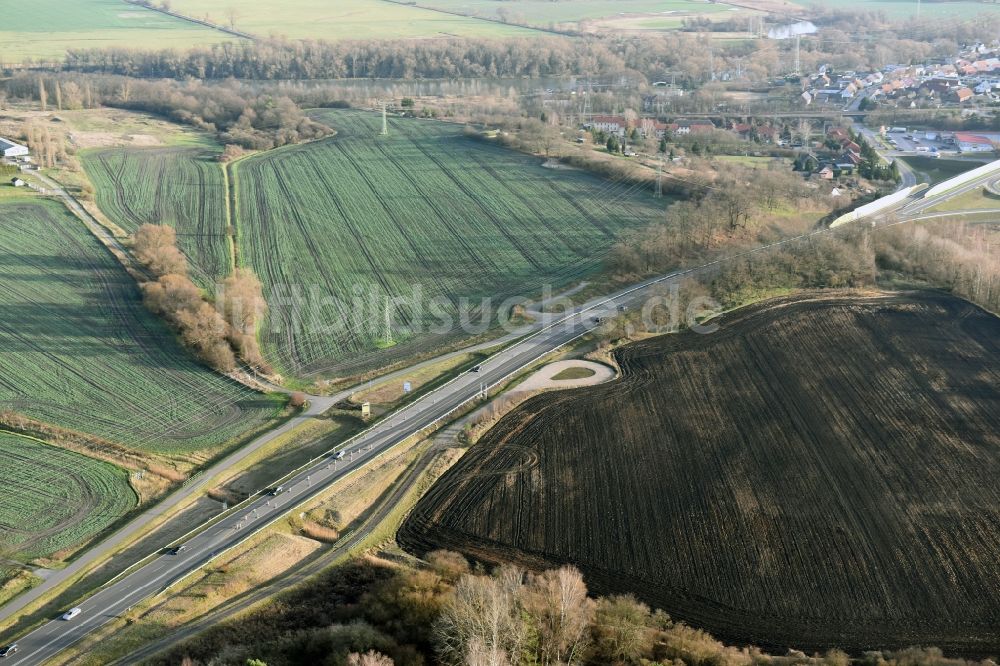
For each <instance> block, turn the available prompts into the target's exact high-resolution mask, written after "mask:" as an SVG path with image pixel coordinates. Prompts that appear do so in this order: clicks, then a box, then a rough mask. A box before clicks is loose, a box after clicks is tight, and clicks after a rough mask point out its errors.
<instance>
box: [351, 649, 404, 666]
mask: <svg viewBox="0 0 1000 666" xmlns="http://www.w3.org/2000/svg"><path fill="white" fill-rule="evenodd" d="M347 666H393V661H392V659H390V658H389V657H387V656H385V655H384V654H382V653H380V652H375V651H374V650H369V651H368V652H365V653H364V654H358V653H357V652H352V653H351V654H349V655H347Z"/></svg>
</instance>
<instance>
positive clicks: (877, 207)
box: [830, 183, 927, 228]
mask: <svg viewBox="0 0 1000 666" xmlns="http://www.w3.org/2000/svg"><path fill="white" fill-rule="evenodd" d="M926 188H927V184H926V183H920V184H919V185H914V186H912V187H904V188H903V189H901V190H897V191H896V192H893V193H892V194H889V195H886V196H884V197H882V198H880V199H876V200H875V201H872V202H870V203H866V204H865V205H864V206H858V207H857V208H855V209H854V210H852V211H851V212H849V213H844V214H843V215H841V216H840V217H838V218H837V219H836V220H834V221H833V222H832V223H831V224H830V227H831V228H833V227H839V226H841V225H843V224H848V223H850V222H856V221H858V220H860V219H862V218H865V217H869V216H871V215H875V214H877V213H881V212H883V211H886V210H888V209H890V208H892V207H893V206H896V205H898V204H900V203H902V202H903V201H905V200H906V199H908V198H909V197H911V196H913V195H914V194H916V193H917V192H920V191H921V190H924V189H926Z"/></svg>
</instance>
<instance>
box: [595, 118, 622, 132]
mask: <svg viewBox="0 0 1000 666" xmlns="http://www.w3.org/2000/svg"><path fill="white" fill-rule="evenodd" d="M591 124H592V126H593V127H594V129H597V130H600V131H602V132H605V133H607V134H617V135H618V136H625V129H626V122H625V118H624V117H623V116H594V118H593V120H591Z"/></svg>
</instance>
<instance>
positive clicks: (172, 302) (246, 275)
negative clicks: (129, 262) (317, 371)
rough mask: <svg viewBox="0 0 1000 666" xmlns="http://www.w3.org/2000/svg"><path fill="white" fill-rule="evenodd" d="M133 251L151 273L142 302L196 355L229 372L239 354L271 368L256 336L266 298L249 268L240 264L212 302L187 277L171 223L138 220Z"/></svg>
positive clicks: (265, 367)
mask: <svg viewBox="0 0 1000 666" xmlns="http://www.w3.org/2000/svg"><path fill="white" fill-rule="evenodd" d="M132 250H133V253H134V254H135V257H136V259H138V260H139V261H140V262H141V263H142V264H143V265H144V266H145V267H146V268H147V269H148V270H149V271H150V273H152V275H153V277H154V278H155V279H153V280H150V281H147V282H143V283H142V285H141V287H142V292H143V297H144V301H145V303H146V307H148V308H149V309H150V310H151V311H152V312H153V313H155V314H157V315H160V316H161V317H163V318H164V319H165V320H166V321H167V323H168V324H169V325H170V326H171V327H172V328H174V329H175V330H176V331H177V332H178V334H179V335H180V338H181V341H182V342H183V343H184V344H185V345H186V346H187V347H189V348H190V349H191V350H192V351H194V353H195V355H197V356H198V358H200V359H201V360H202V361H203V362H205V363H206V364H207V365H209V366H211V367H213V368H215V369H216V370H219V371H220V372H230V371H232V370H233V369H234V368H235V367H236V359H237V356H239V358H240V359H241V360H243V361H244V362H245V363H247V364H248V365H250V366H252V367H255V368H257V369H259V370H262V371H264V372H267V371H269V368H268V366H267V364H266V363H265V361H264V358H263V356H262V354H261V353H260V348H259V346H258V344H257V338H256V335H255V331H256V326H257V323H258V321H259V320H260V318H261V317H262V316H263V315H264V314H265V313H266V312H267V303H266V301H265V300H264V295H263V291H262V288H261V284H260V280H258V279H257V276H256V275H255V274H254V273H253V271H252V270H250V269H248V268H238V269H236V270H235V271H234V272H233V274H232V275H230V276H229V277H227V278H226V279H225V280H224V281H223V282H222V284H221V285H220V294H219V299H218V300H219V303H218V307H216V306H215V305H213V304H212V303H210V302H209V301H208V300H207V299H206V298H205V297H204V296H203V294H202V292H201V290H200V289H199V288H198V287H197V285H195V284H194V282H192V281H191V279H190V278H189V277H188V274H187V271H188V264H187V259H186V258H185V257H184V255H183V254H182V253H181V251H180V250H179V249H178V248H177V234H176V232H175V231H174V228H173V227H170V226H168V225H156V224H144V225H142V226H141V227H139V229H138V230H137V231H136V233H135V236H134V237H133V244H132Z"/></svg>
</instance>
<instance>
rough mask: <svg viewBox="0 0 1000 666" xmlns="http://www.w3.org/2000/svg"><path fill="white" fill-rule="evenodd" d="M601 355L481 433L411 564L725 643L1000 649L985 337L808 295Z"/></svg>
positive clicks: (435, 508)
mask: <svg viewBox="0 0 1000 666" xmlns="http://www.w3.org/2000/svg"><path fill="white" fill-rule="evenodd" d="M721 323H722V327H721V329H720V330H719V331H718V332H716V333H714V334H711V335H697V334H695V333H683V334H678V335H667V336H662V337H659V338H653V339H650V340H646V341H642V342H639V343H635V344H632V345H628V346H626V347H623V348H622V349H620V350H618V351H617V352H616V360H617V361H618V363H619V365H620V367H621V370H622V375H621V378H620V379H619V380H617V381H613V382H609V383H606V384H602V385H599V386H594V387H585V388H578V389H569V390H566V391H552V392H546V393H543V394H541V395H539V396H536V397H534V398H531V399H530V400H528V401H526V402H525V403H524V404H523V405H521V406H520V407H518V408H517V409H515V410H514V411H513V412H511V413H510V414H509V415H508V416H507V417H505V418H504V419H502V420H501V421H500V422H499V423H498V424H497V425H496V426H494V427H493V428H492V429H491V430H490V431H489V432H487V433H486V435H484V436H483V437H482V439H480V440H479V442H478V443H477V444H475V445H474V446H473V447H472V448H471V449H470V450H469V452H468V453H467V454H466V455H465V456H464V457H463V458H462V459H461V460H460V461H459V462H458V464H457V465H456V466H455V467H454V468H452V469H451V470H450V471H449V472H448V473H447V474H445V475H444V476H443V477H442V478H441V479H440V480H439V481H438V482H437V483H436V484H435V485H434V486H433V487H432V488H431V490H430V491H429V493H428V494H427V495H425V496H424V497H423V498H422V499H421V501H420V502H419V503H418V505H417V506H416V508H415V509H414V511H413V513H412V514H411V516H410V518H409V519H408V520H407V522H406V523H405V524H404V525H403V528H402V529H401V530H400V533H399V539H400V542H401V543H402V544H404V546H405V547H406V548H407V549H409V550H410V551H412V552H415V553H419V554H423V553H425V552H426V551H428V550H431V549H434V548H450V549H454V550H458V551H462V552H464V553H466V554H468V555H470V556H472V557H474V558H476V559H479V560H481V561H485V562H487V563H499V562H506V561H513V562H516V563H519V564H521V565H523V566H526V567H529V568H535V569H538V568H543V567H550V566H555V565H558V564H562V563H567V562H568V563H572V564H575V565H576V566H578V567H579V568H580V569H581V570H582V571H583V573H584V575H585V577H586V580H587V583H588V585H589V586H590V588H591V589H592V590H594V591H596V592H600V593H608V592H634V593H635V594H637V595H638V596H639V597H641V598H642V599H644V600H645V601H647V602H648V603H650V604H651V605H653V606H655V607H659V608H662V609H664V610H665V611H666V612H668V613H669V614H670V615H671V616H672V617H674V618H675V619H679V620H683V621H685V622H687V623H689V624H691V625H693V626H696V627H699V628H702V629H706V630H708V631H710V632H711V633H713V634H714V635H716V637H718V638H720V639H722V640H725V641H726V642H729V643H736V644H756V645H760V646H762V647H765V648H768V649H772V650H783V649H785V648H788V647H795V648H799V649H803V650H807V651H813V650H824V649H827V648H830V647H840V648H843V649H845V650H848V651H850V652H852V653H858V652H860V651H862V650H866V649H876V648H885V649H892V648H902V647H906V646H910V645H925V646H928V645H936V646H938V647H940V648H942V649H943V650H944V651H945V653H946V654H953V655H962V656H974V657H979V656H984V655H989V654H996V653H997V651H998V650H1000V634H998V633H997V631H996V627H997V622H998V618H1000V587H998V586H997V585H996V581H997V580H1000V486H998V484H996V482H995V480H996V479H997V478H998V476H1000V318H997V317H996V316H994V315H992V314H990V313H987V312H985V311H983V310H981V309H980V308H978V307H976V306H973V305H971V304H969V303H967V302H965V301H962V300H959V299H956V298H952V297H950V296H947V295H943V294H939V293H930V292H919V293H907V294H894V295H870V296H859V295H850V294H843V293H835V294H832V295H831V294H812V295H807V296H804V297H803V296H800V297H794V298H783V299H776V300H772V301H768V302H766V303H762V304H759V305H757V306H753V307H749V308H745V309H743V310H740V311H737V312H733V313H729V314H727V315H725V316H724V317H723V320H722V322H721Z"/></svg>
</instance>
